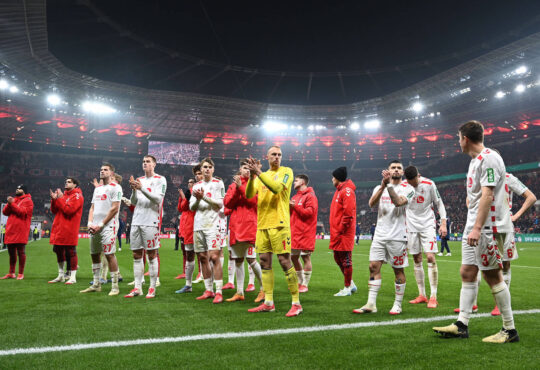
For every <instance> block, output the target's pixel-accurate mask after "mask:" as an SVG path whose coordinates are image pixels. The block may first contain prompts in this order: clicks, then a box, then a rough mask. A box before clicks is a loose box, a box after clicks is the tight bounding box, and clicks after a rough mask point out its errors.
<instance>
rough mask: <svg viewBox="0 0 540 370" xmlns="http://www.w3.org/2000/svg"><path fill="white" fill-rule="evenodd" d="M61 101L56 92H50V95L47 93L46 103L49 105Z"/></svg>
mask: <svg viewBox="0 0 540 370" xmlns="http://www.w3.org/2000/svg"><path fill="white" fill-rule="evenodd" d="M61 102H62V99H61V98H60V96H58V95H56V94H50V95H47V103H49V104H50V105H53V106H55V105H58V104H60V103H61Z"/></svg>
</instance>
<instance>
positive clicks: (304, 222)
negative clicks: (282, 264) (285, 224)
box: [289, 175, 319, 293]
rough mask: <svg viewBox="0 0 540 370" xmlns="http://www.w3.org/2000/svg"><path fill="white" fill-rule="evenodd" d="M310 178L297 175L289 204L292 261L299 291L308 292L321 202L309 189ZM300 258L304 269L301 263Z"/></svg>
mask: <svg viewBox="0 0 540 370" xmlns="http://www.w3.org/2000/svg"><path fill="white" fill-rule="evenodd" d="M308 185H309V177H308V176H307V175H297V176H296V177H295V178H294V183H293V186H294V190H296V194H295V195H294V196H293V197H292V199H291V201H290V202H289V206H290V209H291V234H292V246H291V248H292V256H291V260H292V263H293V265H294V268H295V270H296V275H297V276H298V291H299V292H300V293H306V292H307V291H308V289H309V288H308V285H309V280H310V279H311V272H312V270H313V267H312V264H311V253H313V251H314V250H315V235H316V234H317V214H318V211H319V202H318V200H317V197H316V196H315V192H314V191H313V188H312V187H308ZM300 257H302V261H303V262H304V267H303V268H302V264H301V263H300Z"/></svg>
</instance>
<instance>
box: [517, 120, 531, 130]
mask: <svg viewBox="0 0 540 370" xmlns="http://www.w3.org/2000/svg"><path fill="white" fill-rule="evenodd" d="M528 128H529V123H528V122H527V121H525V122H521V123H520V124H519V125H518V129H520V130H526V129H528Z"/></svg>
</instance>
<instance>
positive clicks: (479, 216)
mask: <svg viewBox="0 0 540 370" xmlns="http://www.w3.org/2000/svg"><path fill="white" fill-rule="evenodd" d="M459 145H460V146H461V150H462V151H463V153H465V154H467V155H469V156H470V157H471V162H470V165H469V171H468V173H467V202H468V213H467V223H466V224H465V230H464V232H463V241H462V257H461V261H462V262H461V263H462V264H461V271H460V273H461V279H462V285H461V294H460V298H459V310H460V312H459V316H458V319H457V321H456V322H455V323H453V324H450V325H448V326H443V327H434V328H433V330H434V331H435V332H437V333H440V334H441V335H442V336H444V337H452V338H468V337H469V330H468V325H469V319H470V315H471V311H472V308H473V301H474V299H475V297H476V294H477V291H478V284H477V282H476V279H477V278H476V276H477V273H478V270H480V271H482V275H483V277H484V280H486V282H487V283H488V285H489V286H490V288H491V292H492V294H493V297H494V298H495V302H496V304H497V307H499V309H500V311H501V316H502V321H503V327H502V329H501V330H500V331H499V332H498V333H496V334H494V335H491V336H489V337H486V338H484V339H483V341H484V342H488V343H506V342H517V341H519V335H518V333H517V331H516V329H515V326H514V317H513V313H512V307H511V298H510V291H509V289H508V285H506V283H505V282H504V280H503V276H502V273H501V269H502V260H501V255H500V253H499V248H500V249H503V247H504V243H505V239H506V237H507V236H508V234H507V233H511V232H512V228H513V226H512V221H511V217H510V209H509V207H508V196H507V194H506V191H505V178H506V169H505V166H504V161H503V159H502V158H501V156H500V155H499V154H498V153H496V152H495V151H493V150H491V149H489V148H486V147H484V126H482V124H481V123H480V122H477V121H470V122H467V123H465V124H463V125H461V126H460V128H459Z"/></svg>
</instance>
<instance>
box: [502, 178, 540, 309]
mask: <svg viewBox="0 0 540 370" xmlns="http://www.w3.org/2000/svg"><path fill="white" fill-rule="evenodd" d="M505 179H506V185H505V190H506V193H507V194H508V205H509V206H510V214H511V216H512V223H514V222H516V221H517V220H519V218H520V217H521V216H522V215H523V214H524V213H525V212H527V211H528V210H529V208H531V207H532V206H533V205H534V203H535V202H536V196H535V195H534V194H533V192H532V191H530V190H529V189H528V188H527V187H526V186H525V185H524V184H523V183H522V182H521V181H519V179H518V178H517V177H515V176H514V175H512V174H511V173H507V174H506V178H505ZM514 194H517V195H519V196H521V197H523V198H525V201H524V202H523V205H522V206H521V208H520V209H519V211H517V212H516V214H512V205H513V203H512V201H513V196H514ZM517 258H518V253H517V248H516V242H515V238H514V231H513V230H512V232H511V233H509V235H508V236H507V238H506V241H505V244H504V249H503V251H502V261H503V270H502V274H503V280H504V282H505V283H506V285H508V288H510V282H511V280H512V270H511V269H510V261H513V260H515V259H517ZM500 314H501V312H500V311H499V307H497V306H495V308H494V309H493V310H492V311H491V315H492V316H499V315H500Z"/></svg>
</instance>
